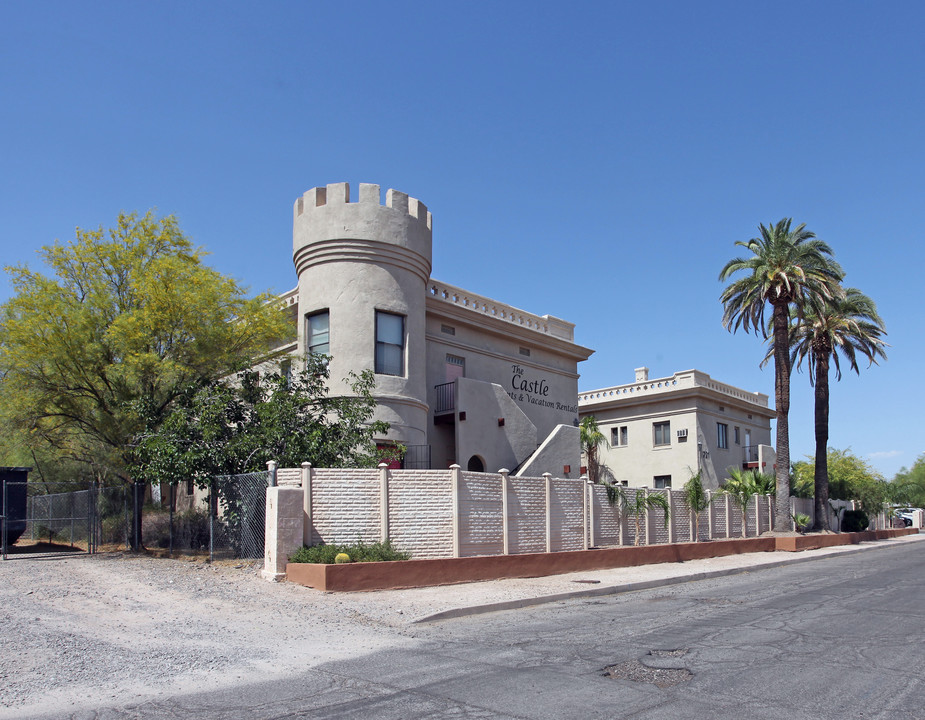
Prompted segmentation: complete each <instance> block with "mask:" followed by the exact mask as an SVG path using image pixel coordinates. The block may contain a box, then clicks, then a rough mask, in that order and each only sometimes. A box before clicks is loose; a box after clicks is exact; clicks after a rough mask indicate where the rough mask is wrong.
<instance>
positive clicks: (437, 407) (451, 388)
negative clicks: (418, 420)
mask: <svg viewBox="0 0 925 720" xmlns="http://www.w3.org/2000/svg"><path fill="white" fill-rule="evenodd" d="M434 393H435V395H436V397H435V399H434V422H435V423H437V422H453V421H454V420H455V419H456V418H455V413H456V382H455V381H453V382H448V383H443V384H441V385H436V386H434Z"/></svg>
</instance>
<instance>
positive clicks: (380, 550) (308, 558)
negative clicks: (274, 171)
mask: <svg viewBox="0 0 925 720" xmlns="http://www.w3.org/2000/svg"><path fill="white" fill-rule="evenodd" d="M341 554H346V555H348V556H349V557H350V562H388V561H390V560H410V559H411V554H410V553H406V552H400V551H399V550H396V549H395V548H393V547H392V543H391V542H389V541H388V540H386V541H385V542H376V543H372V544H371V545H367V544H366V543H364V542H362V541H359V540H358V541H357V542H356V543H354V544H353V545H313V546H311V547H306V546H304V545H303V546H302V547H300V548H299V549H298V550H296V551H295V552H294V553H293V554H292V555H290V556H289V562H293V563H322V564H324V565H333V564H335V563H336V562H337V556H338V555H341ZM341 562H343V561H341Z"/></svg>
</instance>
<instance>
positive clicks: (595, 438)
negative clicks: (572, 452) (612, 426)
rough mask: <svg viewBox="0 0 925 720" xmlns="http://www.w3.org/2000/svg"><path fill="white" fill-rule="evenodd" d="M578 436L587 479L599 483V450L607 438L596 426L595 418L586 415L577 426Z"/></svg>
mask: <svg viewBox="0 0 925 720" xmlns="http://www.w3.org/2000/svg"><path fill="white" fill-rule="evenodd" d="M578 435H579V438H580V440H581V451H582V452H583V453H584V454H585V457H586V458H587V459H588V479H589V480H590V481H591V482H593V483H596V482H599V481H600V460H599V454H600V448H601V445H605V444H606V443H607V438H605V437H604V433H602V432H601V430H600V428H599V427H598V425H597V418H596V417H594V416H593V415H586V416H585V417H583V418H582V419H581V424H580V425H579V426H578Z"/></svg>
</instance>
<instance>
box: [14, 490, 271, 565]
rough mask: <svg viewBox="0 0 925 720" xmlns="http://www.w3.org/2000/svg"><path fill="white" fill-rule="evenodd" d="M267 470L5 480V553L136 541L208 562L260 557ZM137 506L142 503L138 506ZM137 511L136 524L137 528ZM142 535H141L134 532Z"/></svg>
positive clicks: (90, 547)
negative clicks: (191, 476)
mask: <svg viewBox="0 0 925 720" xmlns="http://www.w3.org/2000/svg"><path fill="white" fill-rule="evenodd" d="M268 481H269V479H268V475H267V473H266V472H256V473H247V474H244V475H225V476H220V477H216V478H214V479H213V480H212V482H211V483H210V484H209V486H208V487H204V488H203V487H197V486H195V485H194V484H193V483H191V482H184V483H180V484H178V485H170V486H163V487H160V486H155V487H153V488H150V489H149V492H147V493H146V492H145V487H144V486H142V485H137V486H126V485H118V486H114V487H97V486H96V485H95V484H90V485H89V487H87V488H86V489H83V490H73V489H67V490H65V491H62V492H56V490H59V489H60V490H64V489H65V488H73V486H74V484H73V483H72V484H70V485H61V486H59V487H56V486H55V484H53V483H41V482H29V483H25V482H23V483H13V482H5V483H4V492H5V493H6V497H7V501H5V504H4V508H7V507H8V511H6V512H4V513H0V515H2V518H0V521H2V527H0V534H2V548H3V551H2V552H3V557H4V558H5V557H6V554H7V551H8V550H9V548H10V547H11V546H14V545H15V546H16V548H17V549H19V550H24V551H25V549H26V548H33V549H32V550H29V551H33V552H34V551H36V549H40V548H43V547H45V548H47V547H53V546H68V547H70V548H75V549H82V550H85V551H87V552H91V553H93V552H97V551H99V550H122V549H129V548H131V547H132V546H133V545H135V546H137V545H138V544H139V543H138V541H139V540H140V541H141V542H140V544H141V545H142V546H143V547H145V548H147V549H148V550H155V551H166V552H167V553H168V554H170V555H176V554H186V555H202V556H206V555H207V556H208V557H209V559H210V560H214V559H237V558H242V559H258V558H262V557H263V552H264V547H263V535H264V518H265V509H266V489H267V485H268ZM138 506H142V507H140V508H138ZM136 508H138V509H141V518H142V523H141V527H140V528H139V527H137V525H136V523H135V522H134V518H136V517H137V513H136ZM139 532H140V537H138V536H137V535H136V533H139Z"/></svg>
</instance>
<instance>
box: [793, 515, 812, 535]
mask: <svg viewBox="0 0 925 720" xmlns="http://www.w3.org/2000/svg"><path fill="white" fill-rule="evenodd" d="M790 519H791V520H793V526H794V527H795V528H796V530H797V532H798V533H802V532H805V531H806V528H808V527H809V524H810V523H811V522H812V521H813V519H812V518H811V517H810V516H809V515H806V514H804V513H790Z"/></svg>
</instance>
